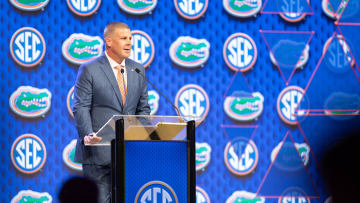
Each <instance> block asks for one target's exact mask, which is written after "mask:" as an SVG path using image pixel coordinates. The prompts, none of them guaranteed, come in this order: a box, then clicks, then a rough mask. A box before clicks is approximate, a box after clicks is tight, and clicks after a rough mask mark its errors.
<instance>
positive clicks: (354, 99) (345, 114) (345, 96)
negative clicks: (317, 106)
mask: <svg viewBox="0 0 360 203" xmlns="http://www.w3.org/2000/svg"><path fill="white" fill-rule="evenodd" d="M324 109H325V110H324V113H325V114H326V115H328V116H331V118H334V119H339V120H341V119H350V118H352V117H353V116H355V115H358V114H359V111H360V95H358V94H349V93H345V92H333V93H332V94H331V95H330V96H329V97H328V98H327V99H326V100H325V104H324Z"/></svg>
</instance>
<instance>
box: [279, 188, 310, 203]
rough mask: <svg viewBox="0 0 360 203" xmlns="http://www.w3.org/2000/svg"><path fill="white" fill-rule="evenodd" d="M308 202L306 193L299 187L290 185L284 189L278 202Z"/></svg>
mask: <svg viewBox="0 0 360 203" xmlns="http://www.w3.org/2000/svg"><path fill="white" fill-rule="evenodd" d="M288 202H292V203H310V202H311V201H310V199H309V198H307V195H306V194H305V192H304V191H302V190H301V189H300V188H296V187H291V188H288V189H287V190H285V192H283V194H281V197H280V198H279V201H278V203H288Z"/></svg>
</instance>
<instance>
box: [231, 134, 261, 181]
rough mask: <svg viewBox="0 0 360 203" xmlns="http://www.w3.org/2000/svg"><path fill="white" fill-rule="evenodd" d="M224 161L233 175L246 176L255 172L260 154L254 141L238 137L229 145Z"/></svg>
mask: <svg viewBox="0 0 360 203" xmlns="http://www.w3.org/2000/svg"><path fill="white" fill-rule="evenodd" d="M224 160H225V165H226V167H227V169H228V170H229V171H230V172H231V173H233V174H234V175H238V176H245V175H248V174H250V173H251V172H253V171H254V170H255V168H256V166H257V163H258V161H259V154H258V150H257V147H256V145H255V143H254V142H253V141H252V140H249V139H247V138H243V137H238V138H236V139H234V140H232V141H230V142H228V143H227V145H226V147H225V150H224Z"/></svg>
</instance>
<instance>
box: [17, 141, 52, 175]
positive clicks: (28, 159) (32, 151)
mask: <svg viewBox="0 0 360 203" xmlns="http://www.w3.org/2000/svg"><path fill="white" fill-rule="evenodd" d="M10 156H11V161H12V163H13V165H14V167H15V168H16V169H17V170H18V171H20V172H21V173H24V174H34V173H36V172H38V171H40V169H42V167H43V166H44V164H45V161H46V148H45V145H44V143H43V141H42V140H41V139H40V138H39V137H37V136H36V135H33V134H24V135H21V136H20V137H18V138H17V139H16V140H15V141H14V143H13V145H12V147H11V152H10Z"/></svg>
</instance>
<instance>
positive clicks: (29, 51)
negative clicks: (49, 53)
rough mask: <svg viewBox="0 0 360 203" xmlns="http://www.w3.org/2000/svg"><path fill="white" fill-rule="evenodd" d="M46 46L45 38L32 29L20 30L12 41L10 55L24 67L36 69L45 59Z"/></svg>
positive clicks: (24, 28)
mask: <svg viewBox="0 0 360 203" xmlns="http://www.w3.org/2000/svg"><path fill="white" fill-rule="evenodd" d="M45 52H46V45H45V40H44V37H43V36H42V35H41V33H40V32H39V31H37V30H36V29H35V28H32V27H23V28H20V29H18V30H17V31H16V32H15V33H14V34H13V36H12V37H11V41H10V54H11V56H12V58H13V59H14V61H15V62H16V63H18V64H19V65H21V66H23V67H27V68H28V67H34V66H36V65H38V64H39V63H40V62H41V61H42V60H43V58H44V56H45Z"/></svg>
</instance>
